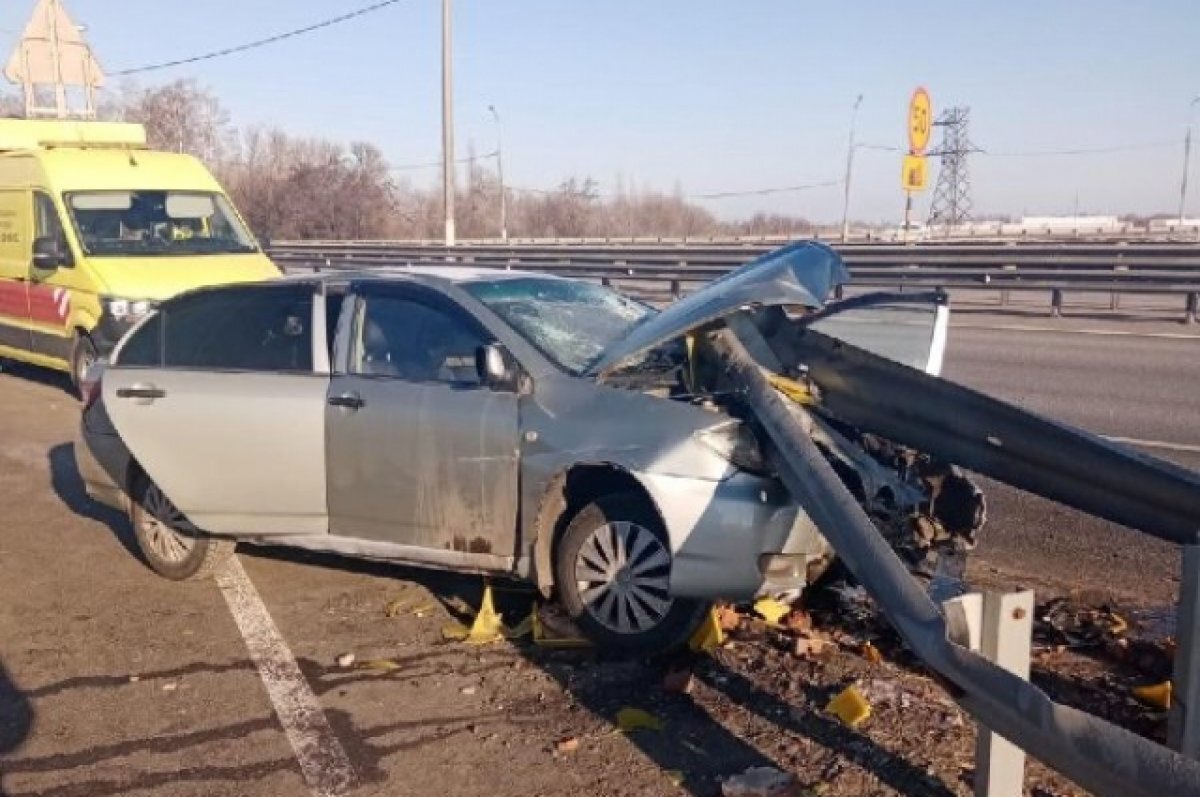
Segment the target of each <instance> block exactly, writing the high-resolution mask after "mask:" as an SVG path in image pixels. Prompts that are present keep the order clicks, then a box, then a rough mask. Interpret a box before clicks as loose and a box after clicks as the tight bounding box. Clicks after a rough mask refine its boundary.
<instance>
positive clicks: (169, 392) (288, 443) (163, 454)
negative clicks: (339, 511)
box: [102, 284, 329, 536]
mask: <svg viewBox="0 0 1200 797" xmlns="http://www.w3.org/2000/svg"><path fill="white" fill-rule="evenodd" d="M314 305H316V306H314ZM323 312H324V307H323V303H322V302H314V294H313V288H312V286H311V285H299V284H290V285H275V286H243V287H234V288H222V289H218V290H212V291H204V292H202V293H198V294H194V295H192V296H188V297H184V298H183V299H181V300H177V301H175V302H171V303H169V304H168V305H167V306H166V307H165V308H164V309H163V310H162V311H160V312H159V313H158V314H156V315H155V316H154V317H152V318H151V319H149V320H148V321H147V322H146V323H144V324H143V325H142V326H141V327H139V328H138V329H137V330H136V331H135V332H134V333H132V335H131V337H130V338H129V339H127V340H126V341H125V343H124V344H123V345H122V346H121V348H120V349H119V350H118V352H117V355H116V362H115V363H114V364H113V365H112V366H110V367H109V368H108V369H107V370H106V371H105V373H104V379H103V381H102V385H103V398H104V405H105V407H106V408H107V409H108V412H109V415H110V417H111V418H112V422H113V425H114V426H115V427H116V429H117V432H118V433H119V434H120V437H121V439H122V440H123V441H124V443H125V445H126V446H127V447H128V448H129V450H130V452H131V453H132V455H133V457H134V459H135V460H136V461H137V463H138V464H139V465H140V466H141V467H142V469H143V470H144V471H145V472H146V474H147V475H148V476H149V477H150V478H151V479H152V480H153V481H154V482H155V484H157V485H158V486H159V487H160V488H161V489H162V491H163V492H164V493H165V494H166V495H167V497H168V498H170V499H171V501H172V502H173V503H174V504H175V505H176V506H177V507H178V508H179V509H180V510H181V511H182V512H183V513H184V514H185V515H186V516H187V517H188V519H189V520H190V521H191V522H192V523H194V524H195V525H196V526H198V527H199V528H201V529H204V530H205V531H208V532H211V533H215V534H231V535H241V536H257V535H271V534H323V533H327V532H328V513H327V508H326V492H325V395H326V391H327V389H328V386H329V377H328V375H327V374H322V373H316V372H314V369H313V363H314V361H320V359H323V358H316V357H314V349H313V346H314V335H313V329H314V326H315V328H317V329H323V328H324V322H323V319H321V318H319V317H318V315H317V314H318V313H323ZM314 321H317V322H320V323H317V324H314ZM316 344H317V345H320V346H324V345H326V341H325V340H324V335H323V334H320V335H317V336H316Z"/></svg>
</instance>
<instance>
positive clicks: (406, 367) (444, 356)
mask: <svg viewBox="0 0 1200 797" xmlns="http://www.w3.org/2000/svg"><path fill="white" fill-rule="evenodd" d="M487 342H488V341H487V340H485V339H484V336H483V335H482V334H481V333H480V332H479V331H477V330H476V329H475V328H473V327H471V326H469V325H468V323H467V322H466V321H465V320H464V319H463V318H462V317H460V316H457V315H455V314H451V313H449V312H446V311H444V310H442V309H439V308H435V307H432V306H430V305H428V304H425V303H423V302H419V301H415V300H413V299H406V298H401V297H397V296H385V295H384V296H367V297H365V300H364V305H363V310H362V316H361V318H360V321H359V324H358V332H357V341H356V345H355V351H354V353H353V354H352V362H351V371H352V372H353V373H357V374H364V375H369V376H388V377H394V378H396V379H404V380H407V381H411V382H444V383H447V384H455V385H478V384H479V373H478V371H477V370H476V368H475V352H476V350H477V349H478V348H479V347H480V346H482V345H484V344H485V343H487Z"/></svg>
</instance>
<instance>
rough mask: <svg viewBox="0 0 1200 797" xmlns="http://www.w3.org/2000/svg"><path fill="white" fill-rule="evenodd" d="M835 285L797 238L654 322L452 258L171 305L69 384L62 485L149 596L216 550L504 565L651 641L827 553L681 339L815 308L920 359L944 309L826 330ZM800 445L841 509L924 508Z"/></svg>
mask: <svg viewBox="0 0 1200 797" xmlns="http://www.w3.org/2000/svg"><path fill="white" fill-rule="evenodd" d="M846 279H847V274H846V271H845V269H844V267H843V266H842V263H841V261H840V259H839V258H838V257H837V255H836V254H835V253H833V252H832V250H830V249H828V248H825V247H823V246H820V245H817V244H797V245H793V246H790V247H786V248H785V249H782V250H779V251H778V252H776V253H773V254H772V255H769V256H766V257H764V258H762V259H760V260H759V261H756V262H755V263H752V264H750V265H748V266H746V267H744V268H742V269H740V270H738V271H737V272H734V273H733V274H732V275H730V276H728V277H726V278H724V279H722V280H719V281H717V282H715V283H713V284H711V285H709V286H708V287H706V288H704V289H702V290H700V291H698V292H696V293H694V294H692V295H691V296H689V297H688V298H686V299H684V300H682V301H680V302H677V303H676V304H674V305H672V306H671V307H669V308H668V309H666V310H664V311H662V312H660V311H657V310H655V309H654V308H652V307H650V306H647V305H644V304H641V303H639V302H636V301H633V300H631V299H628V298H626V297H624V296H622V295H620V294H618V293H617V292H615V291H613V290H611V289H609V288H607V287H604V286H600V285H595V284H592V283H588V282H583V281H578V280H570V279H562V278H557V277H554V276H548V275H544V274H535V273H524V272H518V271H498V270H496V271H493V270H474V269H469V268H459V267H443V268H426V269H419V268H414V269H405V270H396V271H379V270H375V271H371V272H366V273H360V274H359V273H355V274H348V273H340V274H334V275H329V274H321V275H316V276H313V277H304V278H288V279H283V280H278V281H273V282H268V283H261V284H253V285H238V286H229V287H218V288H211V289H204V290H200V291H196V292H193V293H189V294H186V295H183V296H180V297H178V298H176V299H173V300H170V301H168V302H165V303H164V304H162V305H161V306H160V307H159V308H158V309H157V311H156V312H154V313H153V314H152V315H150V316H149V317H148V318H146V319H145V320H144V321H143V322H142V323H141V324H140V325H139V326H138V327H137V328H135V329H134V330H133V331H132V332H131V333H130V334H129V335H128V336H126V337H125V339H124V340H123V341H122V342H121V344H120V345H119V346H118V347H117V348H116V350H115V351H114V353H113V355H112V357H111V358H110V361H109V362H107V363H102V364H101V365H100V366H99V367H97V368H95V369H94V370H93V371H92V373H91V374H90V376H89V380H88V382H87V384H86V385H85V409H84V413H83V422H82V437H83V441H82V443H81V444H80V445H78V446H77V447H76V450H77V452H78V454H77V458H78V461H79V467H80V472H81V473H82V474H83V477H84V480H85V483H86V485H87V487H88V490H89V493H90V494H91V495H92V496H93V497H94V498H96V499H97V500H100V501H103V502H105V503H108V504H110V505H114V506H119V507H122V508H123V509H125V510H127V511H128V512H129V514H130V516H131V519H132V523H133V525H134V528H135V531H136V537H137V540H138V543H139V545H140V547H141V550H142V552H143V553H144V555H145V558H146V560H147V562H148V563H149V565H150V566H151V567H152V568H153V569H154V570H156V571H157V572H158V573H160V574H162V575H163V576H166V577H168V578H172V579H188V578H196V577H200V576H204V575H207V574H209V573H211V572H213V570H214V569H215V568H216V567H217V566H218V565H219V564H220V562H221V561H222V559H223V558H224V557H226V556H228V555H229V554H230V552H231V551H232V550H233V546H234V544H235V541H244V542H258V543H269V544H276V545H288V546H300V547H304V548H309V549H317V550H324V551H332V552H337V553H341V554H345V555H349V556H359V557H369V558H373V559H384V560H390V561H398V562H405V563H410V564H418V565H426V566H432V567H439V568H448V569H453V570H458V571H466V572H478V573H488V574H503V575H506V576H510V577H517V578H521V579H527V580H530V581H532V582H533V583H535V584H536V585H537V586H538V587H539V588H540V589H541V591H542V592H543V593H544V594H545V595H546V596H548V597H549V596H552V595H553V596H556V597H557V599H558V600H559V601H560V602H561V603H562V605H563V606H564V607H565V609H566V610H567V611H568V613H569V614H570V615H571V616H572V617H573V618H574V620H575V621H576V622H577V624H578V625H579V627H580V628H581V629H582V630H583V631H584V632H585V633H586V634H587V635H588V636H589V637H591V638H592V639H593V640H594V641H596V642H597V643H600V644H604V645H609V646H616V647H624V648H630V649H662V648H667V647H670V646H672V645H675V644H678V643H679V642H681V641H682V640H684V639H686V638H687V636H688V635H689V634H690V633H691V632H692V631H693V630H694V628H695V627H696V624H697V622H698V621H699V619H700V618H701V617H702V615H703V612H704V611H705V610H706V607H707V606H708V604H709V602H710V601H712V600H713V599H716V598H722V599H734V600H737V599H745V598H749V597H752V596H754V595H757V594H761V593H764V592H783V591H789V590H797V589H800V588H802V587H803V586H804V585H805V584H806V583H807V582H808V581H809V580H810V579H811V578H813V577H814V576H815V575H816V574H818V573H819V572H821V571H822V570H823V569H824V568H825V567H826V566H827V565H828V564H829V562H830V560H831V558H832V555H831V554H832V552H831V550H830V547H829V545H828V544H827V543H826V541H825V539H824V538H823V537H822V535H821V534H820V532H819V530H818V529H817V528H816V527H815V526H814V525H813V523H812V522H811V521H810V520H809V517H808V516H807V515H806V513H805V512H804V510H803V508H802V507H800V506H798V505H797V504H796V503H795V502H794V501H793V500H792V499H791V497H790V496H789V494H788V493H787V491H786V490H785V488H784V487H783V486H782V484H781V483H780V481H779V480H778V479H777V478H776V477H775V476H774V475H773V474H772V470H771V466H770V464H769V462H768V461H767V460H766V458H765V457H764V452H763V449H762V448H761V447H760V444H759V440H758V439H757V438H756V435H755V432H754V430H753V428H752V426H751V425H750V424H749V423H748V422H743V420H740V419H739V417H738V414H739V412H738V403H737V400H736V396H731V395H727V394H722V393H721V391H720V390H719V389H715V388H713V387H712V385H713V384H714V383H713V382H712V381H711V379H710V378H709V375H707V374H706V367H705V362H704V358H703V356H702V353H703V351H704V345H703V341H704V334H705V330H708V329H711V328H713V327H714V326H719V325H720V324H721V323H722V319H723V318H724V317H726V316H728V315H729V314H731V313H735V312H740V311H742V310H744V309H746V308H753V307H758V306H768V305H769V306H780V305H785V306H787V307H788V308H789V312H792V309H794V311H795V312H797V313H801V314H803V313H814V312H816V311H818V310H820V309H821V308H823V307H824V310H822V311H821V313H820V315H821V320H820V321H819V322H818V323H821V324H824V325H825V329H826V331H827V332H828V333H829V334H835V335H839V334H840V335H846V336H848V338H851V339H854V340H855V341H856V342H858V343H859V344H860V345H864V346H867V347H868V348H874V349H875V350H882V351H886V352H889V353H890V355H891V356H894V357H895V358H897V359H901V360H905V361H907V362H909V364H910V365H913V366H914V367H917V368H921V369H923V370H930V371H936V369H937V368H939V367H940V360H941V349H942V347H943V346H944V343H945V327H946V312H947V310H946V308H945V306H944V303H941V302H937V301H930V300H924V299H921V298H912V299H897V298H895V297H892V298H890V299H887V300H886V301H880V302H876V303H872V302H865V303H864V302H862V301H853V300H852V301H851V302H849V305H850V306H849V307H848V308H847V311H846V312H845V313H844V314H839V313H837V312H832V311H831V310H834V309H835V308H836V306H835V305H830V306H828V307H826V306H825V303H826V299H827V297H829V296H831V295H832V293H833V292H834V290H835V288H836V287H837V286H838V285H840V284H841V283H843V282H845V281H846ZM860 299H861V297H860ZM823 435H824V436H823V437H822V438H821V439H823V440H824V441H825V443H824V444H825V445H826V446H828V447H829V449H830V452H831V456H836V457H838V458H839V460H840V461H841V462H842V463H843V464H842V468H843V470H845V471H846V472H847V473H849V474H853V478H854V479H855V480H856V482H857V483H858V485H859V487H860V488H862V489H863V500H864V502H866V503H868V504H869V503H871V502H873V501H876V500H877V499H878V500H879V501H880V502H881V503H880V506H879V507H877V509H880V511H882V509H881V508H882V507H883V503H882V501H883V498H881V496H885V497H886V503H887V508H888V511H891V512H893V513H899V514H901V515H904V516H906V517H910V518H911V517H912V516H915V515H916V514H919V512H920V507H921V506H927V505H928V485H927V484H925V483H924V482H922V481H921V479H920V478H919V477H917V476H915V475H914V474H913V473H911V472H908V471H906V470H904V469H903V468H898V467H894V466H893V465H892V464H889V463H890V462H891V461H890V460H885V459H884V458H883V457H882V456H880V455H879V454H878V452H874V453H869V452H868V451H867V450H866V449H865V448H864V447H863V444H862V440H861V439H859V438H858V437H857V436H856V435H855V434H854V433H853V432H852V431H851V430H846V429H840V428H838V427H837V426H836V425H834V424H831V425H830V426H829V427H828V428H827V429H825V430H824V431H823ZM864 485H866V488H864V487H863V486H864ZM867 488H869V489H867Z"/></svg>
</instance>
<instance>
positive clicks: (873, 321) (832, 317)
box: [800, 291, 950, 376]
mask: <svg viewBox="0 0 1200 797" xmlns="http://www.w3.org/2000/svg"><path fill="white" fill-rule="evenodd" d="M800 323H801V324H802V325H803V326H805V327H807V328H808V329H812V330H815V331H817V332H820V333H822V334H824V335H827V336H829V337H831V338H834V339H836V340H840V341H843V342H845V343H849V344H851V345H854V346H857V347H858V348H860V349H863V350H865V351H869V352H871V353H872V354H877V355H879V356H880V357H884V358H886V359H888V360H891V361H893V362H897V363H900V364H901V365H907V366H909V367H910V368H915V369H917V370H918V371H924V372H925V373H927V374H930V375H932V376H938V375H940V374H941V372H942V363H943V361H944V359H945V355H946V334H947V332H948V330H949V327H950V307H949V305H948V304H947V301H946V295H945V294H944V293H941V292H940V291H937V292H932V293H911V294H903V293H872V294H866V295H863V296H858V297H855V298H853V299H845V300H843V301H840V302H837V303H834V304H829V305H826V307H825V309H824V310H822V311H820V312H819V313H816V314H814V315H813V316H812V317H811V319H810V318H802V319H800Z"/></svg>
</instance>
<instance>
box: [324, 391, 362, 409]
mask: <svg viewBox="0 0 1200 797" xmlns="http://www.w3.org/2000/svg"><path fill="white" fill-rule="evenodd" d="M366 403H367V402H365V401H363V397H362V396H360V395H358V394H357V393H342V394H340V395H337V396H330V397H329V406H331V407H341V408H342V409H345V410H361V409H362V408H363V407H364V406H365V405H366Z"/></svg>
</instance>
